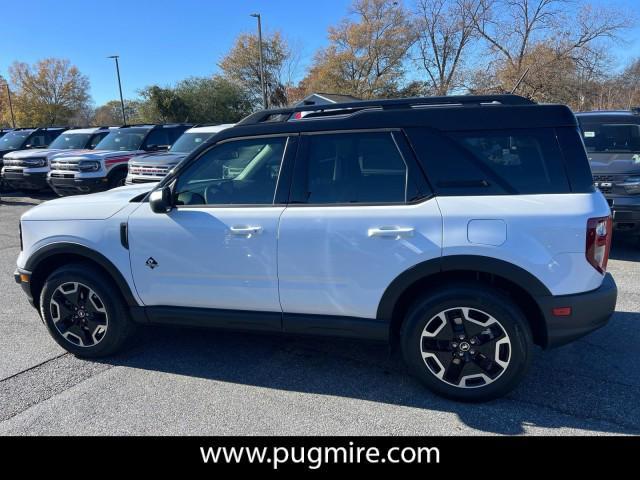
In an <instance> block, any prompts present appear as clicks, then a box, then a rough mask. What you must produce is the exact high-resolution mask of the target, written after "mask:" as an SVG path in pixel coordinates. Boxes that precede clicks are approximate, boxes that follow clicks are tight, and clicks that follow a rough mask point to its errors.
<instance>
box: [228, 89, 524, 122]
mask: <svg viewBox="0 0 640 480" xmlns="http://www.w3.org/2000/svg"><path fill="white" fill-rule="evenodd" d="M534 103H535V102H534V101H532V100H529V99H528V98H525V97H521V96H520V95H510V94H509V95H451V96H446V97H414V98H397V99H395V98H394V99H381V100H360V101H356V102H348V103H331V104H326V105H302V106H299V107H290V108H277V109H272V110H260V111H258V112H255V113H252V114H251V115H249V116H247V117H245V118H243V119H242V120H240V122H238V125H252V124H256V123H263V122H269V123H272V122H286V121H288V120H289V119H290V118H291V116H292V115H293V114H295V113H296V112H327V111H334V112H336V111H339V110H348V112H340V113H334V114H335V115H344V114H345V113H355V112H356V111H359V110H364V109H373V108H378V109H379V108H381V109H383V110H396V109H401V108H416V107H423V106H424V107H427V106H443V107H446V106H457V105H476V106H479V105H492V104H493V105H496V104H498V105H532V104H534ZM349 110H350V111H349Z"/></svg>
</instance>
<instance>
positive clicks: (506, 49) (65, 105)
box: [0, 0, 640, 125]
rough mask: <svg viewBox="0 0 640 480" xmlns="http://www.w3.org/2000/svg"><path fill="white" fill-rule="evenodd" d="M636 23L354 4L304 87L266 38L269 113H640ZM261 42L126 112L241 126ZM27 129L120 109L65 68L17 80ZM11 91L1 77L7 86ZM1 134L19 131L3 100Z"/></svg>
mask: <svg viewBox="0 0 640 480" xmlns="http://www.w3.org/2000/svg"><path fill="white" fill-rule="evenodd" d="M636 20H637V19H636V18H634V17H633V15H632V14H630V13H629V12H620V11H617V10H616V9H615V8H613V7H610V6H606V5H603V6H599V7H595V6H593V5H591V4H589V3H588V2H587V1H584V0H578V1H575V0H406V1H404V2H403V1H393V0H354V1H353V3H352V5H351V7H350V10H349V12H347V14H346V15H345V17H344V19H343V20H341V21H340V22H339V23H338V24H336V25H333V26H331V27H330V28H329V30H328V32H327V37H328V42H327V45H326V46H325V47H324V48H321V49H320V50H318V51H317V52H315V54H314V55H313V57H312V58H310V59H308V60H307V63H308V64H307V65H306V66H305V68H304V71H305V72H306V75H304V76H303V77H302V78H301V79H300V75H298V73H299V70H300V69H301V68H300V67H301V64H302V63H303V59H302V58H301V48H300V46H299V45H297V44H295V43H294V42H291V41H290V40H287V39H286V38H285V37H284V35H283V34H282V33H281V32H279V31H275V32H273V33H271V34H267V35H265V36H264V38H263V53H264V55H263V58H264V70H265V83H266V90H267V98H268V101H269V105H270V106H273V107H278V106H285V105H290V104H292V103H295V102H296V101H299V100H300V99H302V98H304V97H305V96H306V95H308V94H310V93H313V92H325V93H339V94H347V95H352V96H355V97H358V98H362V99H371V98H388V97H398V96H420V95H451V94H466V93H471V94H487V93H508V92H511V91H513V90H514V88H515V89H516V93H518V94H520V95H524V96H526V97H528V98H531V99H533V100H535V101H538V102H558V103H565V104H568V105H569V106H571V107H572V108H573V109H574V110H591V109H613V108H621V109H628V108H630V107H632V106H639V105H640V58H639V59H632V60H630V61H629V62H628V63H627V64H626V65H620V64H618V62H617V61H616V58H615V57H614V55H613V53H612V52H613V47H614V46H618V47H619V46H620V45H624V42H625V32H626V31H627V30H628V28H629V27H631V26H632V25H633V22H634V21H636ZM258 48H259V45H258V40H257V38H256V36H255V35H253V34H248V33H243V34H240V35H239V36H238V37H237V38H236V40H235V42H234V44H233V46H232V47H231V49H230V50H229V52H227V54H226V55H225V56H224V57H223V58H222V59H220V61H219V62H218V64H217V66H218V68H219V72H220V73H217V74H215V75H212V76H208V77H190V78H186V79H185V80H182V81H180V82H178V83H177V84H175V85H172V86H159V85H151V86H148V87H146V88H144V89H142V90H140V91H139V92H138V97H137V98H135V99H130V100H127V101H126V102H125V109H126V114H127V120H128V122H129V123H137V122H177V121H185V122H192V123H206V122H234V121H237V120H238V119H240V118H242V117H243V116H244V115H246V114H248V113H250V112H251V111H254V110H256V109H257V108H260V107H261V106H262V90H261V83H260V64H259V54H258ZM8 80H9V82H8V83H9V84H10V86H11V88H12V91H13V92H14V98H13V100H14V101H13V103H14V110H15V114H16V121H17V122H18V123H19V124H20V125H52V124H68V125H71V124H74V125H85V124H100V125H102V124H104V125H107V124H118V123H120V122H121V112H120V103H119V101H116V100H114V101H110V102H108V103H106V104H105V105H101V106H99V107H97V108H93V106H92V104H91V99H90V96H89V80H88V78H87V77H86V76H85V75H83V74H81V73H80V72H79V70H78V69H77V67H75V66H73V65H71V63H70V62H69V61H68V60H61V59H53V58H49V59H45V60H42V61H39V62H37V63H36V64H35V65H27V64H25V63H21V62H15V63H14V64H13V65H12V66H11V67H10V69H9V79H8ZM4 82H6V80H5V79H2V78H1V77H0V83H4ZM0 123H1V124H3V125H8V124H9V123H10V118H9V112H8V106H7V98H6V95H0Z"/></svg>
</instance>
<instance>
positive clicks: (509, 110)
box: [206, 95, 577, 143]
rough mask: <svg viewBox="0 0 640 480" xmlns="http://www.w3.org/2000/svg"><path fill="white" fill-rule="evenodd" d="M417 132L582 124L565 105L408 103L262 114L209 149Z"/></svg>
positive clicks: (488, 99) (475, 99)
mask: <svg viewBox="0 0 640 480" xmlns="http://www.w3.org/2000/svg"><path fill="white" fill-rule="evenodd" d="M298 112H305V114H304V116H303V114H302V113H300V114H299V113H298ZM412 126H413V127H431V128H434V129H437V130H443V131H456V130H477V129H506V128H542V127H561V126H569V127H575V126H577V122H576V118H575V116H574V114H573V112H572V111H571V110H570V109H569V107H567V106H565V105H547V104H545V105H540V104H537V103H534V102H532V101H531V100H529V99H526V98H524V97H520V96H518V95H482V96H472V95H464V96H449V97H423V98H402V99H389V100H386V99H385V100H367V101H359V102H349V103H336V104H329V105H305V106H299V107H291V108H282V109H272V110H262V111H259V112H256V113H254V114H251V115H249V116H248V117H246V118H244V119H243V120H241V121H240V122H239V123H238V124H237V125H236V126H234V127H231V128H228V129H226V130H223V131H221V132H219V133H217V134H216V135H214V136H213V137H212V138H211V139H209V141H208V142H206V143H211V142H217V141H219V140H222V139H225V138H232V137H239V136H244V135H264V134H274V133H296V132H311V131H319V130H322V131H327V130H341V129H367V128H406V127H412Z"/></svg>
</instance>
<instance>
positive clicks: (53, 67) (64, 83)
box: [9, 58, 90, 125]
mask: <svg viewBox="0 0 640 480" xmlns="http://www.w3.org/2000/svg"><path fill="white" fill-rule="evenodd" d="M9 75H10V77H11V83H12V84H13V87H14V91H15V102H14V103H15V105H14V107H15V112H16V121H17V122H19V124H20V125H56V124H60V125H64V124H67V123H69V122H70V121H71V119H72V118H74V117H75V116H76V115H78V114H79V112H81V111H83V110H85V109H86V108H87V106H88V104H89V101H90V97H89V79H88V78H87V77H86V76H85V75H82V74H81V73H80V71H79V70H78V68H77V67H76V66H74V65H71V63H70V62H69V60H64V59H58V58H46V59H44V60H40V61H38V62H36V63H35V65H33V66H31V65H28V64H26V63H21V62H14V63H13V65H11V67H9Z"/></svg>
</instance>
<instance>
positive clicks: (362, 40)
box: [302, 0, 415, 98]
mask: <svg viewBox="0 0 640 480" xmlns="http://www.w3.org/2000/svg"><path fill="white" fill-rule="evenodd" d="M350 13H351V15H350V17H348V18H345V19H344V20H342V21H341V22H340V24H339V25H337V26H335V27H330V28H329V46H328V47H327V48H324V49H322V50H320V51H318V52H317V53H316V55H315V57H314V62H313V65H312V67H311V69H310V71H309V74H308V76H307V77H306V78H305V79H304V80H303V82H302V83H303V85H304V87H305V90H306V91H307V92H308V93H311V92H313V91H321V92H336V93H342V94H349V95H353V96H355V97H359V98H376V97H387V96H396V95H397V94H398V91H399V90H400V89H401V88H402V87H403V75H404V73H405V60H406V59H407V57H408V51H409V48H410V47H411V45H412V44H413V42H414V40H415V37H414V33H413V30H412V28H411V25H410V23H409V15H408V13H407V11H406V9H405V8H404V6H403V5H402V4H401V3H399V2H397V1H392V0H355V1H354V3H353V5H352V7H351V12H350Z"/></svg>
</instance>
